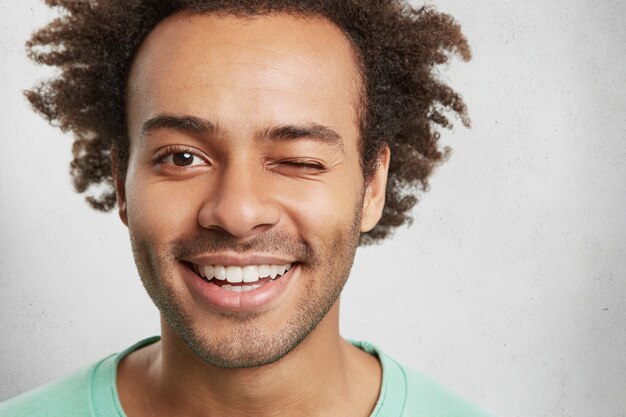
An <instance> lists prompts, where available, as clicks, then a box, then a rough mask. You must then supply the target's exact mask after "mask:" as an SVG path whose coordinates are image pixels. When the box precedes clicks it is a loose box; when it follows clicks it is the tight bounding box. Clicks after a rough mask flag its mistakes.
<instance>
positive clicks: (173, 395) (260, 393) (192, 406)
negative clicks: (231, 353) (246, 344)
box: [118, 302, 381, 417]
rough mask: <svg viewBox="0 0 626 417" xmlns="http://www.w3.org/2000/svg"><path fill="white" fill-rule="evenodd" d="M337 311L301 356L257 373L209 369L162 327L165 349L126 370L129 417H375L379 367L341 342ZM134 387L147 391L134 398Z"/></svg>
mask: <svg viewBox="0 0 626 417" xmlns="http://www.w3.org/2000/svg"><path fill="white" fill-rule="evenodd" d="M338 310H339V306H338V302H337V303H336V304H335V305H334V306H333V307H332V309H331V310H330V311H329V312H328V314H327V315H326V317H325V318H324V319H323V320H322V321H321V322H320V323H319V325H318V326H317V327H316V328H315V329H314V330H313V331H312V332H311V333H310V334H309V335H308V336H307V337H306V338H305V339H304V340H303V341H302V342H301V343H300V344H299V345H298V346H297V347H296V348H295V349H294V350H292V351H291V352H290V353H289V354H287V355H286V356H285V357H283V358H282V359H280V360H278V361H276V362H274V363H272V364H270V365H266V366H262V367H257V368H240V369H224V368H217V367H215V366H212V365H209V364H207V363H206V362H204V361H202V360H201V359H200V358H198V357H197V356H196V355H195V354H194V353H193V352H192V351H191V350H190V349H189V347H188V346H187V345H186V344H185V342H184V341H183V340H182V339H180V338H179V337H178V335H177V334H176V333H175V332H174V331H173V330H172V329H171V328H170V327H169V326H168V325H167V323H165V322H164V321H162V339H161V342H160V343H157V344H155V345H152V346H150V347H149V348H148V349H141V350H139V351H137V352H135V354H131V355H129V357H128V360H124V361H123V362H122V363H121V364H120V369H119V377H118V386H119V392H120V399H121V401H122V405H123V406H124V408H125V410H126V413H127V415H128V416H129V417H135V416H137V417H141V416H142V415H143V414H142V411H143V412H145V411H146V410H150V409H152V410H153V411H152V415H154V414H156V415H189V416H199V417H200V416H209V415H210V416H229V417H237V416H250V415H254V416H259V417H261V416H263V417H279V416H293V415H299V416H318V415H319V416H321V415H324V416H331V415H357V416H358V415H363V416H368V415H369V413H370V412H371V410H372V409H373V407H374V405H375V402H376V399H377V397H378V392H379V390H380V379H381V377H380V365H379V364H378V361H377V360H376V359H375V358H373V357H372V356H370V355H368V354H365V353H364V352H362V351H360V350H359V349H356V348H354V347H353V346H352V345H350V344H348V343H347V342H345V341H344V340H343V339H342V338H341V337H340V336H339V325H338V323H339V312H338ZM131 356H135V360H134V361H133V360H131V359H132V358H131ZM124 380H126V381H128V382H131V381H133V380H134V381H133V382H134V383H132V384H131V383H129V384H124V382H123V381H124ZM137 382H140V383H139V384H138V383H137ZM125 387H126V389H127V391H126V394H125V393H124V392H123V390H124V388H125ZM135 387H141V388H139V389H142V390H143V391H144V392H143V393H137V392H135V394H136V395H128V394H130V393H131V391H133V390H134V391H136V390H137V389H138V388H135ZM130 397H132V398H130ZM125 399H126V401H125ZM140 399H143V400H140ZM144 402H145V403H146V404H142V403H144ZM147 403H149V404H150V405H149V407H150V408H147V407H148V404H147ZM127 406H128V407H127ZM332 407H335V409H334V410H331V408H332ZM357 407H358V408H357ZM357 409H358V410H360V411H356V410H357Z"/></svg>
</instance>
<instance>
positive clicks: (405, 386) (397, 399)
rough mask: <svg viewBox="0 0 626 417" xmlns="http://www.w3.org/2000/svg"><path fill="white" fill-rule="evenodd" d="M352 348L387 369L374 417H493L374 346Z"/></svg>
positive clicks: (384, 372)
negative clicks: (365, 354)
mask: <svg viewBox="0 0 626 417" xmlns="http://www.w3.org/2000/svg"><path fill="white" fill-rule="evenodd" d="M352 344H354V345H355V346H357V347H359V348H360V349H362V350H364V351H365V352H368V353H370V354H372V355H375V356H377V357H378V359H379V360H380V363H381V365H382V368H383V381H382V386H381V392H380V398H379V399H378V402H377V405H376V409H375V410H374V413H373V414H372V416H373V417H493V415H491V414H489V413H488V412H486V411H484V410H482V409H481V408H479V407H477V406H476V405H474V404H472V403H471V402H469V401H466V400H464V399H463V398H461V397H460V396H459V395H457V394H455V393H454V392H452V391H451V390H449V389H448V388H446V387H444V386H443V385H441V384H439V383H438V382H436V381H434V380H433V379H431V378H429V377H427V376H426V375H423V374H421V373H419V372H417V371H415V370H413V369H410V368H408V367H406V366H404V365H401V364H400V363H398V362H397V361H396V360H394V359H393V358H391V357H390V356H388V355H386V354H385V353H383V352H382V351H381V350H380V349H378V348H377V347H375V346H373V345H371V344H370V343H367V342H354V341H352Z"/></svg>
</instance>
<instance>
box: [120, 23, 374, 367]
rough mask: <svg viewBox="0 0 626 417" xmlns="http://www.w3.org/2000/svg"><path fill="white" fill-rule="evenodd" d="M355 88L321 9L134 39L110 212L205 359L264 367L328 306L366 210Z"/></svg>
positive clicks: (150, 282)
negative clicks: (121, 165) (119, 168)
mask: <svg viewBox="0 0 626 417" xmlns="http://www.w3.org/2000/svg"><path fill="white" fill-rule="evenodd" d="M359 83H360V78H359V74H358V72H357V70H356V62H355V58H354V56H353V51H352V48H351V45H350V44H349V42H348V40H347V39H346V38H345V36H344V35H343V34H342V33H341V32H340V31H339V29H337V28H336V27H335V26H333V25H332V24H330V23H328V22H326V21H325V20H322V19H306V20H305V19H297V18H295V17H291V16H288V15H275V16H263V17H255V18H252V19H244V18H236V17H229V16H217V15H196V16H192V15H183V14H181V15H177V16H173V17H170V18H168V19H167V20H165V21H164V22H162V23H161V24H159V26H157V28H156V29H155V30H154V31H153V32H152V33H151V34H150V35H149V36H148V38H147V39H146V41H145V42H144V44H143V45H142V47H141V49H140V51H139V53H138V55H137V57H136V59H135V61H134V64H133V68H132V72H131V76H130V80H129V96H128V123H129V135H130V138H131V145H130V160H129V168H128V172H127V175H126V180H125V184H118V189H119V191H120V192H119V195H120V213H121V216H122V219H123V220H124V221H125V223H126V224H127V225H128V227H129V230H130V235H131V241H132V246H133V252H134V255H135V260H136V263H137V266H138V270H139V273H140V275H141V278H142V281H143V282H144V285H145V287H146V289H147V290H148V293H149V294H150V296H151V297H152V299H153V300H154V302H155V304H156V305H157V306H158V307H159V309H160V311H161V314H162V315H163V317H164V318H165V321H166V322H167V325H168V326H170V327H171V328H172V329H173V330H174V331H175V333H176V334H177V335H178V336H179V337H180V338H182V339H183V340H184V341H185V342H186V343H187V345H188V346H189V347H190V348H191V349H192V350H193V351H194V352H195V353H196V355H198V356H199V357H200V358H202V359H203V360H205V361H207V362H208V363H211V364H213V365H216V366H222V367H248V366H258V365H263V364H267V363H271V362H273V361H275V360H277V359H279V358H280V357H282V356H284V355H285V354H287V353H288V352H289V351H290V350H291V349H292V348H294V347H295V346H296V345H297V344H298V343H299V342H300V341H301V340H302V339H303V338H304V337H306V336H307V335H308V334H309V332H310V331H311V330H313V329H314V328H315V326H316V325H317V324H318V323H319V322H320V321H321V320H323V319H324V317H325V316H326V313H327V312H328V311H329V310H331V309H333V310H332V311H334V312H335V314H336V310H337V303H338V296H339V293H340V291H341V289H342V287H343V285H344V283H345V281H346V279H347V277H348V274H349V270H350V267H351V265H352V261H353V259H354V253H355V249H356V246H357V242H358V238H359V233H360V231H364V230H368V229H369V228H371V227H372V226H373V223H375V221H377V220H378V217H379V216H380V213H379V211H380V209H382V207H378V206H379V205H380V204H378V206H376V205H375V204H374V206H376V207H374V208H372V206H373V204H370V203H371V201H370V200H371V198H370V195H371V193H370V192H369V189H366V188H365V186H364V181H363V177H362V174H361V168H360V164H359V151H358V139H359V130H358V124H357V120H358V117H359V116H358V112H357V109H358V107H357V104H356V103H357V102H358V97H359V88H360V87H359ZM372 212H373V214H372ZM377 216H378V217H377ZM373 218H374V220H372V219H373ZM285 266H286V267H288V268H289V269H288V270H287V271H286V272H285V271H284V269H285ZM276 273H278V274H279V276H278V278H274V279H272V278H271V277H268V275H275V274H276ZM203 275H206V277H203ZM224 278H225V279H224ZM241 279H243V280H244V281H250V282H242V283H238V282H231V281H239V280H241ZM333 307H334V308H333Z"/></svg>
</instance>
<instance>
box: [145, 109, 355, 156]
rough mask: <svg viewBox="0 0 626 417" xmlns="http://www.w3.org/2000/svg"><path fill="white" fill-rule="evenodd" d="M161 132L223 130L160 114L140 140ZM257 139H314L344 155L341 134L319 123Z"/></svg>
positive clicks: (266, 131)
mask: <svg viewBox="0 0 626 417" xmlns="http://www.w3.org/2000/svg"><path fill="white" fill-rule="evenodd" d="M161 129H173V130H180V131H183V132H188V133H192V134H196V135H203V136H219V135H223V134H224V131H223V130H222V129H221V128H220V127H219V126H218V125H217V124H215V123H213V122H211V121H210V120H207V119H203V118H201V117H197V116H191V115H176V114H159V115H157V116H155V117H152V118H150V119H148V120H147V121H146V122H145V123H144V124H143V125H142V127H141V138H142V139H143V138H145V137H146V136H148V135H150V134H152V133H155V132H157V131H159V130H161ZM255 139H257V140H267V141H290V140H297V139H312V140H316V141H319V142H321V143H325V144H327V145H331V146H333V147H336V148H337V149H339V150H340V151H341V152H344V146H343V139H342V137H341V135H339V133H337V132H336V131H335V130H334V129H332V128H331V127H328V126H324V125H320V124H318V123H309V124H297V125H290V124H286V125H279V126H273V127H269V128H266V129H263V130H260V131H258V132H257V134H256V135H255Z"/></svg>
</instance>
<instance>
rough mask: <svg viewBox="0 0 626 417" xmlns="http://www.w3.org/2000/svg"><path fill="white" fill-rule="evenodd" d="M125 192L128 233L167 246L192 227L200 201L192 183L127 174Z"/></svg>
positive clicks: (194, 223) (195, 220)
mask: <svg viewBox="0 0 626 417" xmlns="http://www.w3.org/2000/svg"><path fill="white" fill-rule="evenodd" d="M126 191H127V197H126V198H127V212H128V226H129V229H130V231H131V233H134V234H139V235H141V236H142V237H143V238H146V239H148V240H150V241H153V242H154V243H155V244H157V245H159V244H163V245H166V244H167V243H168V240H171V239H173V238H175V237H177V236H180V235H181V233H185V231H186V230H190V228H193V227H195V225H196V222H197V216H196V214H197V205H198V204H199V202H197V201H196V200H198V198H197V197H195V196H197V195H198V193H197V192H194V190H193V187H192V185H191V184H185V183H184V182H182V181H181V182H171V181H170V182H167V181H158V180H156V179H155V178H153V177H152V178H149V177H145V176H142V175H141V174H139V175H133V176H131V177H129V179H128V180H127V190H126ZM192 230H193V229H192Z"/></svg>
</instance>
